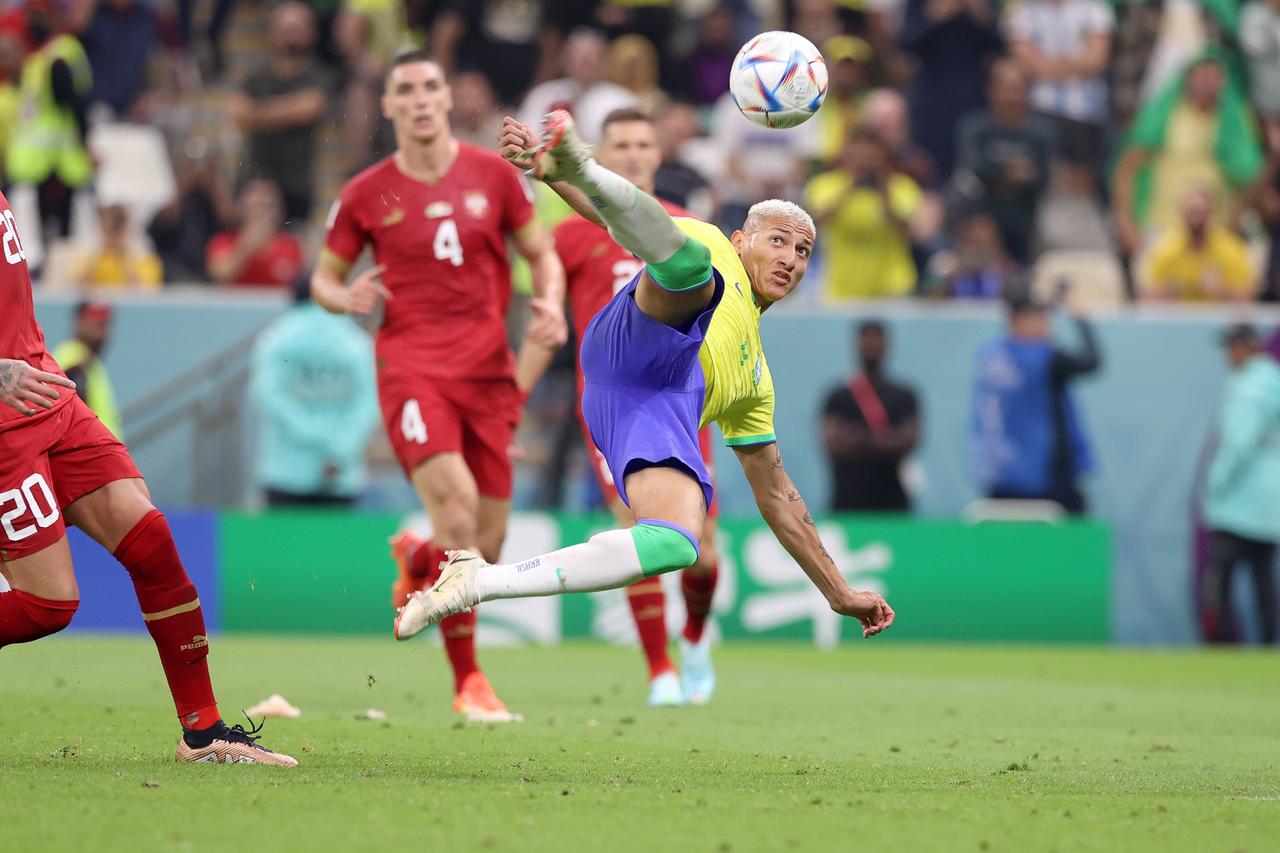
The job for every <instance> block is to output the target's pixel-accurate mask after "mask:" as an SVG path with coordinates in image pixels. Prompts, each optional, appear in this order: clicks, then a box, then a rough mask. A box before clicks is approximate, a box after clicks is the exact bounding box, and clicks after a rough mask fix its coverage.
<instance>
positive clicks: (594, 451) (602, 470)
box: [578, 409, 720, 518]
mask: <svg viewBox="0 0 1280 853" xmlns="http://www.w3.org/2000/svg"><path fill="white" fill-rule="evenodd" d="M578 421H579V422H580V423H581V425H582V440H583V441H584V442H585V443H586V445H587V458H588V459H590V460H591V470H592V472H593V473H594V474H595V475H596V483H598V484H599V485H600V493H601V494H602V495H604V502H605V504H606V505H608V506H613V505H614V504H615V503H617V502H618V489H617V488H616V487H615V486H614V485H613V473H612V472H611V471H610V470H609V463H608V461H606V460H605V458H604V454H603V453H601V452H600V449H599V448H597V447H596V445H595V442H593V441H592V440H591V433H590V432H588V430H587V424H586V422H585V421H583V420H582V410H581V409H579V410H578ZM714 444H715V442H714V441H713V439H712V438H711V427H703V428H702V429H700V430H698V446H699V447H700V448H701V450H702V461H703V462H705V463H707V471H708V472H709V473H710V474H711V479H712V480H713V481H714V480H715V476H716V466H715V462H714V460H713V459H712V457H713V456H714V455H715V453H714ZM719 515H720V499H719V498H718V497H713V498H712V499H711V506H709V507H707V518H716V517H717V516H719Z"/></svg>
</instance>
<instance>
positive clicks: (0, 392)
mask: <svg viewBox="0 0 1280 853" xmlns="http://www.w3.org/2000/svg"><path fill="white" fill-rule="evenodd" d="M59 388H68V389H70V390H72V391H75V389H76V383H74V382H72V381H71V380H70V379H68V378H67V377H65V376H59V375H58V374H56V373H45V372H44V371H43V370H36V369H35V368H34V367H32V366H31V365H29V364H27V363H26V362H25V361H19V360H17V359H13V358H0V403H3V404H4V405H6V406H8V407H9V408H11V409H16V410H17V411H18V412H19V413H21V414H24V415H26V416H28V417H30V416H31V415H34V414H35V413H36V409H34V408H32V406H36V407H38V408H41V409H52V408H53V404H54V401H56V400H57V399H58V398H59V397H60V396H61V395H60V394H59V393H58V389H59Z"/></svg>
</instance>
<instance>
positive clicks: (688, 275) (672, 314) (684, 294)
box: [535, 110, 712, 327]
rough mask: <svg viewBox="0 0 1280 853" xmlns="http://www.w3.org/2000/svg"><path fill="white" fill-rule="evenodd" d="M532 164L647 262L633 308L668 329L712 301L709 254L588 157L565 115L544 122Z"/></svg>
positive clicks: (650, 200) (645, 197)
mask: <svg viewBox="0 0 1280 853" xmlns="http://www.w3.org/2000/svg"><path fill="white" fill-rule="evenodd" d="M544 131H545V141H544V142H543V145H542V147H541V149H539V152H538V154H537V155H536V159H535V172H536V173H541V174H540V176H541V177H543V179H544V180H549V181H564V182H566V183H569V184H571V185H573V186H574V187H577V188H578V189H579V190H581V191H582V192H583V193H584V194H585V195H586V197H587V198H588V199H589V200H590V202H591V204H592V206H593V207H594V208H595V212H596V214H597V215H598V216H599V217H600V219H602V220H603V221H604V223H605V225H606V226H607V227H608V229H609V234H610V235H611V236H612V237H613V239H614V240H615V241H616V242H617V243H618V245H620V246H622V247H623V248H624V249H626V250H627V251H629V252H631V253H632V254H634V255H635V256H636V257H637V258H639V259H640V260H642V261H644V262H645V272H644V274H643V275H641V277H640V282H639V284H638V286H637V288H636V293H635V300H636V305H637V306H638V307H639V308H640V310H641V311H643V312H644V313H645V314H647V315H649V316H650V317H652V318H654V319H655V320H657V321H659V322H660V323H665V324H666V325H668V326H676V327H679V326H682V325H684V324H685V323H687V322H688V321H689V320H690V318H692V317H693V316H694V315H695V314H697V313H698V312H700V311H702V310H703V309H704V308H706V306H707V305H708V304H709V303H710V302H711V299H712V288H710V287H708V285H710V284H711V282H712V269H711V253H710V252H709V251H708V250H707V247H706V246H704V245H703V244H701V243H699V242H698V241H697V240H694V239H692V238H690V237H689V236H688V235H687V234H685V233H684V232H683V231H681V230H680V229H679V228H678V227H676V224H675V221H674V220H672V218H671V215H670V214H668V213H667V211H666V210H664V209H663V207H662V205H661V204H659V202H658V200H657V199H655V198H654V197H653V196H651V195H649V194H648V193H646V192H645V191H644V190H642V189H640V188H639V187H637V186H636V185H635V184H633V183H632V182H631V181H628V180H627V179H626V178H624V177H622V176H621V175H618V174H615V173H614V172H611V171H609V170H608V169H606V168H604V167H603V166H601V165H600V164H599V163H597V162H596V161H595V160H594V159H593V158H592V157H591V149H590V147H589V146H588V145H587V144H586V143H585V142H583V141H582V139H581V137H580V136H579V135H578V131H577V127H576V126H575V125H574V121H573V118H572V117H571V116H570V115H569V114H568V113H567V112H565V111H564V110H556V111H554V112H552V113H551V114H550V115H549V116H548V117H547V120H546V126H545V129H544Z"/></svg>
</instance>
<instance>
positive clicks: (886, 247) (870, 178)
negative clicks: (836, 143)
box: [804, 127, 927, 302]
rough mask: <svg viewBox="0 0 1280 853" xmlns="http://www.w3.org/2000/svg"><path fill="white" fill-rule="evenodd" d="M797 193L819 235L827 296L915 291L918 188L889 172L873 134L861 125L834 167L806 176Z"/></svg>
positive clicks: (920, 221)
mask: <svg viewBox="0 0 1280 853" xmlns="http://www.w3.org/2000/svg"><path fill="white" fill-rule="evenodd" d="M804 196H805V198H804V200H805V207H806V208H807V209H808V210H809V211H810V212H811V213H812V214H813V218H814V221H815V222H817V224H818V228H819V229H820V230H821V231H822V235H823V237H822V245H821V248H822V252H823V258H824V263H823V269H824V270H825V272H826V275H825V280H826V289H825V293H824V295H825V297H826V298H827V299H828V300H830V301H833V302H838V301H843V300H847V299H875V298H884V297H893V296H906V295H909V294H910V293H911V292H912V291H914V290H915V286H916V279H917V273H916V264H915V261H914V260H913V259H912V256H911V243H912V240H913V239H921V238H924V237H926V236H927V235H925V234H924V233H922V230H923V228H924V227H925V223H924V218H925V217H922V216H921V214H922V212H923V204H922V202H923V199H924V193H923V192H922V191H921V189H920V186H919V184H917V183H916V182H915V181H913V180H912V179H911V178H909V177H907V176H906V175H904V174H902V173H900V172H895V171H894V170H893V159H892V156H891V152H890V150H889V146H888V144H886V143H885V141H884V139H883V137H881V136H880V134H878V133H876V132H875V131H874V130H871V129H870V128H866V127H862V128H859V129H858V130H855V131H854V132H853V133H852V134H850V135H849V138H848V139H847V140H846V141H845V145H844V149H843V151H842V152H841V154H840V165H839V166H837V167H836V168H835V169H832V170H831V171H829V172H823V173H822V174H820V175H817V176H815V177H814V178H813V179H812V180H810V181H809V183H808V185H807V186H806V187H805V192H804Z"/></svg>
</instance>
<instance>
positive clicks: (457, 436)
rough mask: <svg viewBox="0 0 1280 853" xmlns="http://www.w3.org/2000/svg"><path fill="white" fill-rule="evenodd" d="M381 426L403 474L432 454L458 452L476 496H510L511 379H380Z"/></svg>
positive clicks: (515, 406)
mask: <svg viewBox="0 0 1280 853" xmlns="http://www.w3.org/2000/svg"><path fill="white" fill-rule="evenodd" d="M378 401H379V402H380V403H381V404H382V425H383V426H384V427H386V430H387V437H388V438H389V439H390V440H391V447H392V449H394V450H395V453H396V459H398V460H399V461H400V467H402V468H404V472H405V474H406V475H408V476H409V477H411V478H412V476H413V470H414V469H415V468H417V467H418V466H419V465H421V464H422V463H423V462H425V461H426V460H427V459H429V458H430V457H432V456H435V455H436V454H437V453H445V452H449V451H452V452H455V453H461V454H462V458H463V460H464V461H465V462H466V463H467V467H468V468H470V469H471V475H472V476H473V477H475V478H476V486H477V487H479V490H480V494H482V495H484V496H485V497H491V498H509V497H511V481H512V471H511V443H512V442H513V441H514V440H515V436H516V427H517V426H518V425H519V423H520V407H521V400H520V392H519V391H518V390H517V389H516V383H515V380H513V379H486V380H449V379H427V378H422V377H388V376H382V377H380V378H379V381H378Z"/></svg>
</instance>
